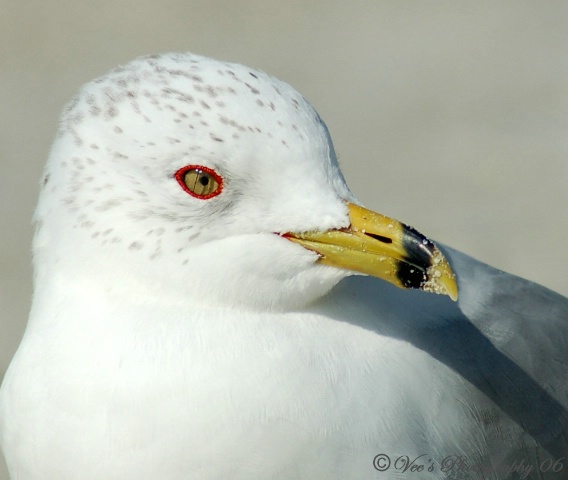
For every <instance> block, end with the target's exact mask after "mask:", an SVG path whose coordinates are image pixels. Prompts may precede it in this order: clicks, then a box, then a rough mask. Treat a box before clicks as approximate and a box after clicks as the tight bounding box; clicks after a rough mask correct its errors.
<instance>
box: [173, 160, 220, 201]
mask: <svg viewBox="0 0 568 480" xmlns="http://www.w3.org/2000/svg"><path fill="white" fill-rule="evenodd" d="M175 177H176V180H177V181H178V183H179V184H180V186H181V188H183V189H184V190H185V191H186V192H187V193H189V194H190V195H191V196H192V197H195V198H199V199H200V200H208V199H209V198H213V197H216V196H217V195H219V194H220V193H221V192H222V191H223V179H222V178H221V176H220V175H219V174H218V173H217V172H216V171H215V170H213V169H211V168H209V167H204V166H203V165H186V166H185V167H182V168H180V169H179V170H178V171H177V172H176V173H175Z"/></svg>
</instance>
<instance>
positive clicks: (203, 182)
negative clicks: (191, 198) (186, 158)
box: [199, 175, 209, 187]
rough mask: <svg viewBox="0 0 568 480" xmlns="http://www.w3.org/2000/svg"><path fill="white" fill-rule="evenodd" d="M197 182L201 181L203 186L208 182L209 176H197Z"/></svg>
mask: <svg viewBox="0 0 568 480" xmlns="http://www.w3.org/2000/svg"><path fill="white" fill-rule="evenodd" d="M199 183H201V185H203V186H204V187H205V186H206V185H207V184H208V183H209V178H207V177H206V176H205V175H203V176H202V177H200V178H199Z"/></svg>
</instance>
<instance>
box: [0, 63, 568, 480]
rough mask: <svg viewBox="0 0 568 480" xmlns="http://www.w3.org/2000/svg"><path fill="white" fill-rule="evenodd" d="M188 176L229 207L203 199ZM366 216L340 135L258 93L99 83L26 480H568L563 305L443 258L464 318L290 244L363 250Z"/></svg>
mask: <svg viewBox="0 0 568 480" xmlns="http://www.w3.org/2000/svg"><path fill="white" fill-rule="evenodd" d="M187 165H196V166H202V167H205V168H209V169H211V170H212V171H215V172H217V173H219V175H220V177H222V179H223V185H222V191H221V193H220V194H218V195H217V196H215V197H214V198H210V199H201V198H195V197H193V196H191V195H188V194H187V192H186V191H184V189H183V188H181V187H180V184H179V182H178V181H176V178H175V174H176V172H178V171H179V170H180V169H181V168H182V167H184V166H187ZM348 202H352V203H356V199H355V198H354V196H353V195H352V194H351V192H350V191H349V189H348V187H347V186H346V184H345V182H344V179H343V177H342V175H341V172H340V170H339V167H338V164H337V160H336V157H335V153H334V150H333V146H332V143H331V140H330V137H329V134H328V132H327V129H326V127H325V125H324V123H323V122H322V121H321V119H320V118H319V116H318V115H317V113H316V112H315V110H314V109H313V108H312V107H311V106H310V105H309V103H308V102H307V101H306V100H305V99H304V98H303V97H302V96H301V95H299V94H298V93H297V92H296V91H294V90H293V89H292V88H291V87H290V86H288V85H287V84H285V83H283V82H280V81H278V80H277V79H275V78H273V77H270V76H268V75H266V74H264V73H262V72H259V71H257V70H252V69H249V68H247V67H244V66H241V65H236V64H230V63H223V62H218V61H214V60H211V59H208V58H205V57H200V56H196V55H191V54H171V55H162V56H151V57H144V58H141V59H138V60H136V61H134V62H132V63H131V64H128V65H126V66H124V67H121V68H118V69H115V70H113V71H112V72H110V73H109V74H108V75H106V76H104V77H101V78H100V79H98V80H95V81H93V82H91V83H89V84H87V85H86V86H85V87H84V88H83V90H82V91H81V93H80V94H79V96H78V97H77V98H76V99H75V100H74V101H73V102H72V103H71V104H70V105H69V106H68V107H67V109H66V110H65V113H64V115H63V118H62V123H61V127H60V133H59V136H58V139H57V140H56V142H55V144H54V147H53V150H52V152H51V155H50V158H49V161H48V164H47V167H46V170H45V175H44V178H43V182H42V192H41V196H40V201H39V204H38V208H37V211H36V216H35V220H36V224H37V232H36V237H35V241H34V262H35V272H36V274H35V294H34V302H33V307H32V311H31V314H30V320H29V324H28V328H27V330H26V334H25V337H24V339H23V341H22V344H21V346H20V348H19V350H18V352H17V354H16V356H15V358H14V360H13V362H12V364H11V366H10V369H9V371H8V372H7V374H6V377H5V380H4V384H3V385H2V390H1V393H0V432H1V434H0V440H1V444H2V448H3V450H4V453H5V456H6V460H7V464H8V468H9V471H10V474H11V477H12V479H13V480H32V479H33V480H37V479H54V480H55V479H57V480H71V479H74V480H76V479H81V480H95V479H96V480H103V479H104V480H111V479H115V480H127V479H128V480H134V479H136V480H145V479H148V480H150V479H152V480H156V479H160V480H178V479H179V480H182V479H183V480H193V479H196V480H213V479H227V478H231V479H263V480H268V479H275V480H276V479H278V480H292V479H293V480H300V479H306V480H308V479H309V480H313V479H329V480H331V479H338V480H339V479H341V480H348V479H354V480H359V479H363V478H365V479H371V478H420V479H421V480H422V479H441V478H454V477H451V476H450V473H451V472H450V473H448V472H443V471H442V470H443V462H444V459H446V458H448V457H452V456H460V457H461V458H462V459H463V460H465V461H466V462H467V465H468V466H469V467H468V468H466V467H464V466H463V465H462V466H461V467H460V466H459V465H458V464H457V463H456V464H455V466H454V467H453V473H454V474H457V473H456V472H458V473H459V474H460V475H462V476H461V477H459V476H458V477H455V478H471V479H490V478H493V479H505V478H511V479H513V478H541V476H542V477H543V478H548V477H547V475H549V476H550V478H554V479H558V478H563V477H562V476H561V475H563V474H564V475H568V473H566V472H568V461H567V462H566V465H565V466H564V467H563V468H564V470H562V473H554V474H553V473H552V472H551V471H549V472H548V473H543V472H541V471H539V468H540V470H542V468H541V466H542V463H543V461H545V460H547V459H548V460H550V461H551V465H552V462H556V461H557V460H559V459H560V458H561V457H563V456H564V455H566V452H567V451H568V450H567V449H568V441H567V434H566V429H567V427H568V415H567V413H566V409H567V408H568V301H567V300H566V299H565V298H563V297H561V296H560V295H557V294H555V293H553V292H551V291H549V290H547V289H545V288H544V287H541V286H538V285H536V284H533V283H530V282H528V281H526V280H522V279H519V278H517V277H514V276H512V275H508V274H506V273H503V272H500V271H497V270H495V269H493V268H491V267H489V266H486V265H484V264H481V263H479V262H477V261H475V260H473V259H471V258H469V257H466V256H465V255H463V254H460V253H458V252H455V251H453V250H450V249H445V250H444V251H445V253H446V256H447V257H448V259H449V261H450V263H451V265H452V268H453V270H454V272H456V274H457V278H458V283H459V288H460V299H459V302H458V303H457V304H456V303H453V302H451V301H450V300H449V299H448V298H447V297H442V296H434V295H430V294H426V293H424V292H415V291H408V290H402V289H397V288H395V287H393V286H392V285H389V284H387V283H386V282H384V281H382V280H379V279H375V278H372V277H354V276H350V275H352V274H353V273H354V272H351V271H348V270H345V269H340V268H336V267H334V266H330V265H325V264H322V262H318V258H319V257H318V255H317V254H316V253H314V252H313V251H311V250H308V249H306V248H303V247H301V246H300V245H298V244H296V243H295V242H292V241H290V239H289V238H287V237H286V236H285V235H286V234H287V233H288V232H311V231H329V230H334V229H347V228H348V227H349V226H350V223H351V221H350V217H349V203H348ZM363 233H365V232H364V231H363ZM283 235H284V236H283ZM378 454H386V455H388V456H389V458H390V459H391V461H392V465H391V466H390V468H388V469H387V470H386V471H384V472H379V471H377V470H376V469H375V467H374V464H373V460H374V458H375V457H376V456H377V455H378ZM400 456H408V457H409V458H410V460H412V459H414V458H416V457H418V456H421V457H420V459H419V460H418V461H417V462H418V464H423V465H424V469H423V470H422V471H421V472H418V473H412V472H410V471H406V472H404V471H402V469H401V468H400V466H401V463H399V464H398V467H397V465H396V460H397V459H398V458H399V457H400ZM521 461H524V463H525V464H526V465H532V466H533V470H532V471H530V472H527V475H525V476H524V477H521V476H520V475H521V474H520V473H519V471H515V470H514V465H519V462H521ZM546 465H548V464H546ZM546 465H545V467H546ZM557 465H561V463H558V464H557ZM447 466H448V464H447V463H446V467H447ZM428 467H431V469H429V468H428ZM558 468H559V467H558ZM460 469H461V470H460ZM450 470H451V469H450ZM549 470H550V469H549ZM460 472H461V473H460ZM467 475H469V476H467ZM540 475H541V476H540ZM559 475H560V476H559Z"/></svg>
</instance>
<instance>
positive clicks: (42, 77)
mask: <svg viewBox="0 0 568 480" xmlns="http://www.w3.org/2000/svg"><path fill="white" fill-rule="evenodd" d="M188 50H189V51H193V52H195V53H200V54H204V55H208V56H212V57H216V58H219V59H223V60H229V61H234V62H239V63H244V64H247V65H249V66H253V67H257V68H260V69H262V70H265V71H267V72H268V73H271V74H273V75H275V76H277V77H279V78H281V79H283V80H285V81H287V82H288V83H290V84H292V85H293V86H295V87H296V88H297V89H298V90H299V91H300V92H301V93H302V94H303V95H304V96H306V97H307V98H308V99H309V100H310V101H311V102H312V103H313V104H314V105H315V107H316V108H317V109H318V111H319V112H320V114H321V116H322V117H323V118H324V120H325V121H326V122H327V124H328V127H329V129H330V131H331V134H332V136H333V139H334V142H335V147H336V150H337V152H338V155H339V157H340V161H341V163H342V167H343V171H344V173H345V176H346V178H347V181H348V183H349V184H350V186H351V189H352V190H353V192H354V193H355V194H356V195H358V197H359V198H360V199H361V200H362V201H363V202H364V204H366V205H367V206H368V207H371V208H373V209H376V210H379V211H380V212H382V213H385V214H388V215H391V216H394V217H396V218H398V219H400V220H402V221H405V222H406V223H410V224H411V225H414V226H415V227H416V228H418V229H419V230H420V231H422V232H423V233H425V234H427V235H428V236H430V237H431V238H434V239H436V240H438V241H440V242H442V243H445V244H447V245H450V246H453V247H455V248H457V249H459V250H462V251H464V252H466V253H468V254H470V255H472V256H474V257H476V258H478V259H480V260H482V261H484V262H487V263H490V264H492V265H494V266H497V267H499V268H501V269H504V270H507V271H509V272H511V273H514V274H517V275H521V276H523V277H526V278H529V279H531V280H534V281H536V282H539V283H541V284H543V285H546V286H547V287H549V288H552V289H554V290H556V291H558V292H559V293H562V294H564V295H567V294H568V284H567V282H566V276H567V272H566V270H567V267H568V248H566V244H567V238H568V222H567V212H566V208H567V206H568V205H567V203H568V188H567V180H568V55H567V52H568V2H566V1H565V0H549V1H547V2H536V1H524V0H510V1H502V0H476V1H475V2H455V1H451V0H446V1H444V0H438V1H436V2H424V1H419V0H406V1H404V2H398V1H390V0H368V1H359V0H355V1H351V2H346V1H343V2H339V1H331V0H328V1H317V0H312V1H299V0H288V1H286V2H283V1H282V0H250V1H249V0H240V1H235V0H185V1H182V0H161V1H160V2H157V1H155V0H153V1H150V0H139V1H137V2H131V1H120V2H117V1H114V0H113V1H111V0H100V1H96V2H87V1H84V2H82V1H77V0H59V1H57V2H45V1H41V0H25V1H20V2H13V1H10V0H0V127H1V128H0V169H1V170H0V171H1V175H0V182H1V183H0V210H1V220H2V228H1V230H0V378H1V377H2V376H3V374H4V371H5V369H6V368H7V365H8V363H9V360H10V358H11V357H12V355H13V354H14V352H15V349H16V347H17V345H18V342H19V340H20V338H21V335H22V333H23V329H24V326H25V322H26V317H27V313H28V308H29V305H30V296H31V286H32V271H31V266H30V263H31V255H30V242H31V238H32V233H33V232H32V227H31V224H30V218H31V215H32V212H33V209H34V204H35V202H36V198H37V191H38V181H39V177H40V174H41V170H42V167H43V163H44V161H45V159H46V157H47V154H48V151H49V148H50V144H51V141H52V138H53V137H54V135H55V133H56V129H57V122H58V115H59V112H60V111H61V109H62V107H63V105H64V104H65V103H66V102H67V101H68V100H69V99H70V98H71V97H72V96H73V95H74V94H75V92H76V91H77V89H78V88H79V87H80V86H81V84H83V83H84V82H86V81H88V80H91V79H92V78H94V77H96V76H99V75H101V74H104V73H105V72H106V71H108V70H109V69H111V68H113V67H114V66H116V65H118V64H123V63H126V62H128V61H130V60H131V59H133V58H134V57H136V56H139V55H142V54H148V53H159V52H167V51H188ZM1 462H2V461H1V459H0V480H6V478H7V475H6V473H5V467H4V466H3V464H2V463H1Z"/></svg>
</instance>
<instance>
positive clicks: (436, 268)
mask: <svg viewBox="0 0 568 480" xmlns="http://www.w3.org/2000/svg"><path fill="white" fill-rule="evenodd" d="M432 260H433V264H432V266H430V267H429V268H428V270H427V278H428V280H426V282H424V284H423V285H422V286H421V290H424V291H426V292H432V293H437V294H440V295H447V296H448V297H450V298H451V299H452V300H453V301H454V302H457V301H458V297H459V290H458V284H457V281H456V275H455V273H454V272H453V271H452V267H450V264H449V263H448V261H447V260H446V258H445V257H444V255H443V254H442V252H441V251H440V250H439V249H438V248H435V252H434V257H433V259H432Z"/></svg>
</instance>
